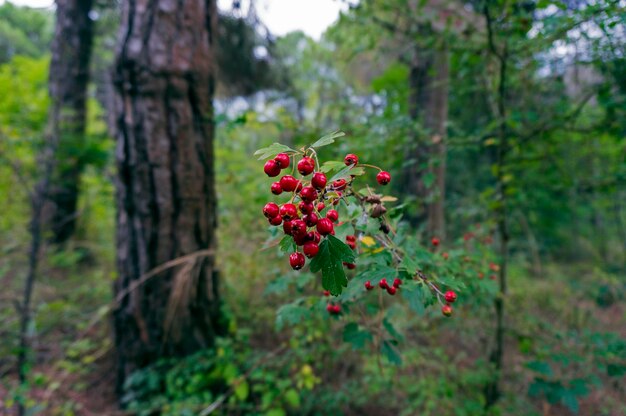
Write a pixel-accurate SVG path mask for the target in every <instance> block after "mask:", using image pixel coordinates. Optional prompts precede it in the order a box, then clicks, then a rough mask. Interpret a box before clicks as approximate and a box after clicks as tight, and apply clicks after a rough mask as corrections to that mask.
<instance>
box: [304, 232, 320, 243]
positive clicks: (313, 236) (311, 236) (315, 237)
mask: <svg viewBox="0 0 626 416" xmlns="http://www.w3.org/2000/svg"><path fill="white" fill-rule="evenodd" d="M306 239H307V241H313V242H314V243H317V244H319V242H320V241H321V239H322V236H321V235H320V233H318V232H317V231H309V232H308V233H307V235H306Z"/></svg>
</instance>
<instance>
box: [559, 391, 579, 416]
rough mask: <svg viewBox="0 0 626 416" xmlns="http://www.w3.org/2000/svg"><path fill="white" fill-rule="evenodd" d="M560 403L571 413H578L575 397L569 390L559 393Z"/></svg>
mask: <svg viewBox="0 0 626 416" xmlns="http://www.w3.org/2000/svg"><path fill="white" fill-rule="evenodd" d="M561 402H562V403H563V404H564V405H565V406H567V407H568V408H569V409H570V410H571V411H572V413H578V410H579V406H578V398H577V397H576V395H575V394H574V392H572V391H571V390H565V389H564V390H563V391H562V392H561Z"/></svg>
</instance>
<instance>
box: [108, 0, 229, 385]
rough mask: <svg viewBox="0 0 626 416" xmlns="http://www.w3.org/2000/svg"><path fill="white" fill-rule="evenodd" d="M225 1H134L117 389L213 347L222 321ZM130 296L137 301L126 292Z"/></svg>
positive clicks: (120, 234)
mask: <svg viewBox="0 0 626 416" xmlns="http://www.w3.org/2000/svg"><path fill="white" fill-rule="evenodd" d="M216 19H217V10H216V4H215V1H214V0H182V1H179V2H172V1H169V0H156V1H150V2H148V1H138V0H136V1H125V2H123V18H122V26H121V28H120V31H121V32H120V45H119V49H118V51H117V59H116V64H115V72H114V79H113V81H114V85H115V99H114V104H113V106H114V109H113V111H114V114H115V136H116V139H117V151H116V158H117V165H118V181H117V206H118V215H117V263H118V271H119V277H118V279H117V281H116V283H115V294H116V295H117V296H118V298H119V297H121V300H120V302H119V306H118V308H117V309H116V310H115V312H114V326H115V342H116V347H117V363H118V392H121V387H122V385H123V383H124V380H125V379H126V378H127V377H128V375H129V374H130V373H131V372H132V371H134V370H136V369H138V368H141V367H145V366H147V365H150V364H152V363H154V362H155V361H156V360H158V359H159V358H162V357H167V356H183V355H188V354H191V353H193V352H195V351H197V350H199V349H202V348H206V347H210V346H212V345H213V342H214V339H215V336H216V335H218V334H221V333H222V332H223V330H222V327H223V326H222V324H221V322H222V321H221V315H220V303H219V295H218V275H217V271H216V269H215V260H214V255H213V254H209V255H207V256H201V257H194V258H193V260H191V261H189V262H185V264H184V265H183V266H181V267H180V268H179V269H172V268H170V269H167V270H165V271H163V272H160V273H158V274H157V275H156V276H154V277H151V278H150V279H148V280H146V282H145V283H143V284H139V283H138V282H137V281H138V280H139V279H140V278H141V276H145V275H146V273H148V272H149V271H150V270H152V269H154V268H155V267H157V266H159V265H161V264H163V263H166V262H167V261H169V260H172V259H175V258H178V257H181V256H184V255H187V254H190V253H194V252H198V251H200V250H213V249H215V245H216V242H215V227H216V224H217V221H216V196H215V189H214V162H213V160H214V152H213V135H214V120H213V104H212V99H213V93H214V65H213V64H214V46H213V45H214V35H215V30H214V27H215V23H216ZM125 293H128V295H127V296H124V294H125Z"/></svg>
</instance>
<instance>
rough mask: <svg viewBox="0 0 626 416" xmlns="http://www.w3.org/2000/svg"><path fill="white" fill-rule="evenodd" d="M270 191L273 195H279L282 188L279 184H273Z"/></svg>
mask: <svg viewBox="0 0 626 416" xmlns="http://www.w3.org/2000/svg"><path fill="white" fill-rule="evenodd" d="M270 190H271V191H272V193H273V194H274V195H280V194H282V193H283V187H282V186H280V182H274V183H273V184H272V186H271V187H270Z"/></svg>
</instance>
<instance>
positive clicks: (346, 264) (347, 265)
mask: <svg viewBox="0 0 626 416" xmlns="http://www.w3.org/2000/svg"><path fill="white" fill-rule="evenodd" d="M343 265H344V266H346V267H347V268H348V270H354V269H356V264H354V263H346V262H344V263H343Z"/></svg>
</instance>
